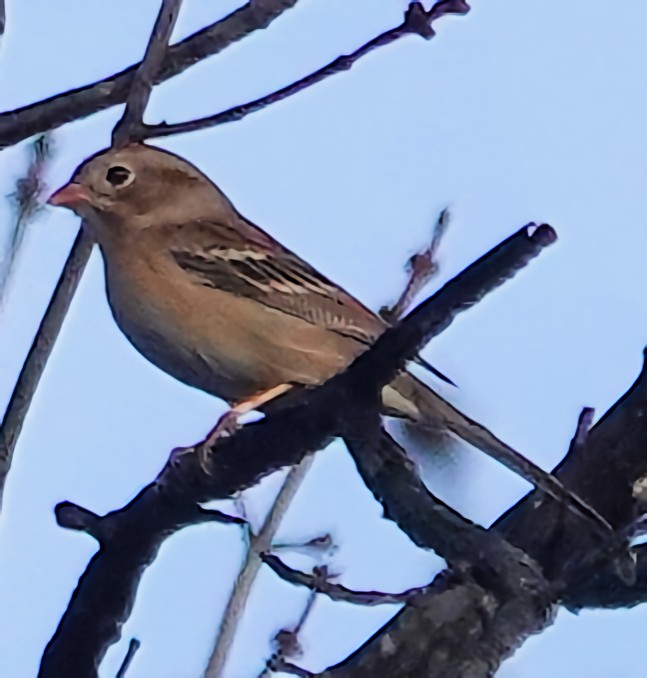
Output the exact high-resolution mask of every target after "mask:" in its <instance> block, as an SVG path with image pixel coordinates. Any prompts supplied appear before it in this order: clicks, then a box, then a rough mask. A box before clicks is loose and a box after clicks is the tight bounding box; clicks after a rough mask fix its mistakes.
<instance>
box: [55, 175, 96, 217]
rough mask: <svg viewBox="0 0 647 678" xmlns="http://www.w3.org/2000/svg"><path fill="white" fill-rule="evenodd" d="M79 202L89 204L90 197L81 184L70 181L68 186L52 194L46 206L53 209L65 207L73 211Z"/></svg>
mask: <svg viewBox="0 0 647 678" xmlns="http://www.w3.org/2000/svg"><path fill="white" fill-rule="evenodd" d="M81 202H90V196H89V195H88V192H87V191H86V190H85V188H83V186H81V184H77V183H76V182H74V181H71V182H70V183H69V184H65V186H63V187H62V188H59V189H58V191H56V192H54V193H52V195H51V196H50V197H49V200H48V201H47V204H48V205H53V206H54V207H67V208H68V209H71V210H73V209H74V208H75V207H77V206H78V205H79V204H80V203H81Z"/></svg>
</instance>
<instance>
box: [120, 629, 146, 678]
mask: <svg viewBox="0 0 647 678" xmlns="http://www.w3.org/2000/svg"><path fill="white" fill-rule="evenodd" d="M140 647H141V642H140V641H139V640H138V639H137V638H131V639H130V643H129V644H128V652H126V656H125V657H124V660H123V662H122V663H121V666H120V667H119V671H117V675H116V676H115V678H126V673H127V671H128V669H129V668H130V665H131V663H132V661H133V659H134V658H135V655H136V654H137V650H139V648H140Z"/></svg>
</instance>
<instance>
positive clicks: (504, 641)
mask: <svg viewBox="0 0 647 678" xmlns="http://www.w3.org/2000/svg"><path fill="white" fill-rule="evenodd" d="M646 411H647V352H646V360H645V363H644V365H643V369H642V371H641V373H640V375H639V376H638V378H637V380H636V381H635V383H634V384H633V385H632V386H631V387H630V388H629V390H628V391H627V393H625V394H624V395H623V396H622V397H621V398H620V399H619V400H618V402H617V403H616V404H615V405H614V406H613V407H611V409H610V410H609V411H608V412H607V413H606V414H605V415H604V417H602V419H600V420H599V421H598V422H597V423H596V425H595V427H593V428H592V429H591V431H590V432H589V434H588V436H587V437H586V442H585V443H584V445H582V446H580V445H578V444H576V445H571V448H570V451H569V453H568V455H567V456H566V457H565V459H564V460H563V461H562V463H561V464H560V465H559V467H558V468H557V469H556V470H555V471H554V473H555V474H556V475H557V476H558V478H559V479H560V480H561V481H562V482H563V483H564V484H565V485H567V486H568V487H570V488H572V490H573V491H574V492H577V493H578V495H580V496H582V497H583V498H584V500H585V501H587V502H588V503H589V504H590V505H591V506H593V507H595V509H596V510H597V511H599V512H600V513H601V514H602V515H604V516H605V518H606V519H607V520H608V521H609V522H610V523H611V524H612V525H613V526H614V527H615V528H617V529H621V528H622V526H624V525H627V524H628V523H629V522H630V521H631V520H632V519H633V518H634V515H635V514H634V512H635V506H636V503H635V498H634V497H633V494H632V490H633V484H634V482H635V481H637V480H638V479H640V478H642V477H644V476H645V474H647V457H646V456H645V453H644V451H645V447H646V446H647V419H646V417H645V412H646ZM589 416H590V415H589V411H588V410H586V411H585V412H583V413H582V415H581V416H580V424H579V425H578V427H577V430H578V432H583V431H584V430H585V429H586V425H587V422H586V419H587V418H588V417H589ZM579 437H580V436H578V434H577V433H576V436H575V439H576V440H577V439H578V438H579ZM491 529H494V530H496V531H500V532H501V533H502V534H503V535H504V537H505V538H506V539H507V540H508V541H509V542H511V543H512V544H514V545H515V546H516V547H517V548H519V549H522V550H523V551H524V552H526V553H527V554H528V555H530V556H531V557H532V558H533V559H534V560H535V561H536V562H538V563H539V564H540V565H541V566H542V568H543V570H544V573H545V575H546V576H547V577H548V578H549V579H550V580H551V582H552V584H553V586H554V588H555V595H556V596H557V597H558V600H559V602H560V603H561V604H564V605H566V606H567V607H568V608H569V609H573V610H578V609H581V608H583V607H587V608H595V607H604V608H618V607H631V606H634V605H636V604H639V603H644V602H645V601H647V547H645V545H642V546H639V547H637V548H635V549H633V552H634V554H635V556H637V563H636V580H635V582H634V583H627V582H626V581H623V579H622V578H620V577H619V576H618V568H617V564H616V563H615V559H614V557H613V555H614V554H609V553H606V554H605V553H604V549H603V548H602V549H601V548H600V547H601V542H600V535H598V534H596V533H595V532H592V531H591V529H590V527H589V525H587V524H586V523H583V522H582V521H581V520H580V519H578V518H577V517H576V516H574V515H573V514H568V513H566V512H565V511H564V507H563V506H562V505H560V504H559V503H558V502H555V501H554V500H552V499H550V497H546V496H545V495H543V493H542V492H540V491H534V492H531V493H530V494H529V495H527V496H526V497H524V498H523V499H522V500H521V501H520V502H518V504H517V505H516V506H514V507H512V508H510V509H509V510H508V511H507V512H506V513H505V515H503V516H502V517H501V518H500V519H499V520H498V521H497V523H496V524H495V526H494V527H493V528H491ZM602 547H604V541H603V542H602ZM555 563H556V564H557V565H558V566H557V567H556V568H554V569H553V571H552V572H550V569H551V568H552V567H553V565H554V564H555ZM519 603H520V601H519V600H512V601H511V600H510V599H508V598H507V597H505V596H501V595H499V594H498V593H497V592H496V591H495V590H494V589H492V588H490V589H489V590H485V588H484V587H483V585H482V583H477V582H475V581H473V580H470V579H465V578H464V577H463V576H461V574H460V573H451V572H445V573H443V574H441V575H439V576H438V577H437V578H436V580H434V582H433V584H432V585H431V586H430V591H429V593H428V594H427V595H426V596H423V597H421V598H420V599H417V600H416V604H415V606H414V605H409V606H406V607H405V608H404V609H403V610H402V611H401V613H400V614H398V615H397V616H396V617H394V618H393V619H392V620H391V621H390V622H389V623H388V624H386V625H385V626H384V627H383V628H382V629H380V630H379V631H378V632H377V633H376V634H375V635H374V636H373V637H372V638H371V639H369V640H368V641H367V642H366V644H365V645H364V646H363V647H361V648H359V649H358V650H357V651H356V652H355V653H353V655H352V656H351V657H349V658H348V659H347V660H345V661H344V662H342V663H341V664H340V665H339V666H338V667H336V668H334V669H331V670H329V671H326V672H325V673H324V674H323V676H325V678H346V677H348V678H369V677H371V678H372V676H375V675H396V674H397V672H398V670H399V668H400V667H401V666H402V661H403V658H406V662H407V666H408V667H409V672H410V673H411V675H418V674H420V675H428V676H429V677H430V678H440V677H444V676H458V675H469V676H474V677H475V678H476V677H478V678H481V677H482V678H485V677H486V676H491V675H492V674H493V672H495V671H496V669H497V667H498V666H499V664H500V663H501V661H502V660H503V659H504V658H505V657H506V656H509V655H510V654H511V653H512V652H513V651H514V650H515V649H517V648H518V647H519V646H520V645H521V643H522V642H523V641H524V640H525V639H526V638H527V637H528V636H529V635H531V634H533V633H537V632H538V631H540V630H542V629H543V628H545V626H546V625H547V624H548V623H550V622H551V618H550V617H549V618H548V619H547V618H546V609H545V608H542V607H541V606H537V605H535V604H534V601H533V600H532V599H528V600H527V601H526V603H525V604H519ZM430 667H432V668H431V669H430Z"/></svg>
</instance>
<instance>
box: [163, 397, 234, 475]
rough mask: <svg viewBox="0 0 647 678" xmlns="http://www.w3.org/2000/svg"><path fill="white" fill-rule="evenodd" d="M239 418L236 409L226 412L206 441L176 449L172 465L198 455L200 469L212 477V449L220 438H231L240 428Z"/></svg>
mask: <svg viewBox="0 0 647 678" xmlns="http://www.w3.org/2000/svg"><path fill="white" fill-rule="evenodd" d="M239 417H240V413H239V412H237V411H236V410H234V409H232V410H229V411H228V412H225V413H224V414H223V415H222V416H221V417H220V419H218V423H217V424H216V425H215V426H214V427H213V428H212V429H211V431H209V434H208V435H207V437H206V438H205V439H204V440H202V441H200V442H199V443H196V444H195V445H189V446H188V447H176V448H175V449H174V450H173V451H172V452H171V459H170V462H171V464H173V465H176V464H178V463H179V462H180V459H181V457H183V456H184V455H185V454H197V455H198V461H199V463H200V468H201V469H202V470H203V471H204V472H205V473H206V474H208V475H211V471H210V470H209V454H210V453H211V448H212V447H213V446H214V445H215V444H216V443H217V442H218V440H219V439H220V438H226V437H228V436H231V435H233V434H234V433H235V432H236V431H237V430H238V429H239V428H240V424H239V423H238V418H239Z"/></svg>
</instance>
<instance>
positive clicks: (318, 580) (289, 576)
mask: <svg viewBox="0 0 647 678" xmlns="http://www.w3.org/2000/svg"><path fill="white" fill-rule="evenodd" d="M262 559H263V562H264V563H265V564H266V565H268V566H269V567H270V568H271V569H272V570H273V571H274V572H275V573H276V574H277V575H278V576H279V577H281V579H283V580H285V581H287V582H289V583H290V584H295V585H297V586H305V587H306V588H309V589H310V590H312V591H315V592H316V593H323V594H324V595H326V596H328V597H329V598H330V599H331V600H335V601H342V602H345V603H354V604H356V605H368V606H374V605H385V604H399V603H406V602H407V601H409V600H411V599H413V598H415V597H416V596H419V595H421V594H422V593H425V592H426V591H427V590H428V588H429V587H428V586H422V587H419V588H412V589H408V590H406V591H402V592H401V593H384V592H383V591H353V590H352V589H349V588H347V587H346V586H343V585H342V584H335V583H333V582H331V581H330V579H329V578H328V577H322V576H321V572H320V570H321V569H323V568H315V570H314V572H313V574H306V573H305V572H300V571H299V570H295V569H293V568H291V567H289V566H288V565H286V564H285V563H284V562H283V561H282V560H281V559H280V558H278V557H277V556H275V555H273V554H271V553H265V554H263V556H262Z"/></svg>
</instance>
